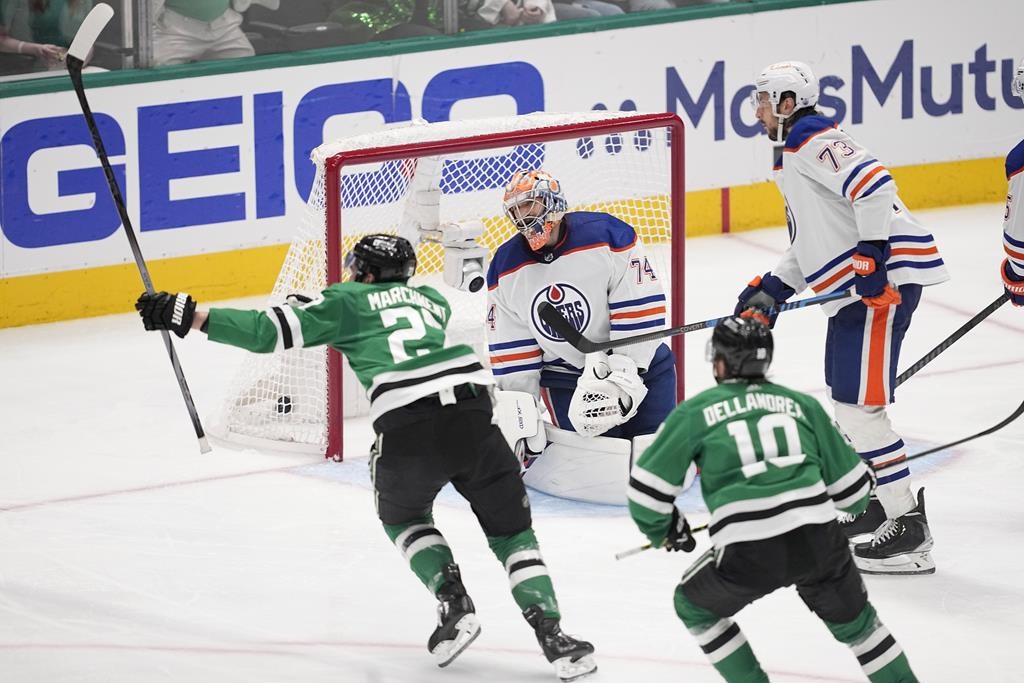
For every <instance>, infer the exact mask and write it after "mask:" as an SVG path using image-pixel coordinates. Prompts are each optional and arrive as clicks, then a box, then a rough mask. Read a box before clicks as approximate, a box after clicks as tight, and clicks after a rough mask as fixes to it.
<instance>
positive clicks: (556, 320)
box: [537, 289, 853, 353]
mask: <svg viewBox="0 0 1024 683" xmlns="http://www.w3.org/2000/svg"><path fill="white" fill-rule="evenodd" d="M851 296H853V292H852V291H851V290H849V289H844V290H842V291H839V292H830V293H828V294H820V295H818V296H812V297H808V298H806V299H801V300H800V301H791V302H789V303H785V304H779V306H778V307H777V308H774V309H771V310H769V311H768V312H767V314H768V315H771V314H773V313H782V312H783V311H791V310H793V309H794V308H803V307H804V306H816V305H818V304H825V303H828V302H830V301H838V300H840V299H846V298H848V297H851ZM537 310H538V313H539V314H540V318H541V320H543V321H544V322H545V323H547V324H548V326H549V327H551V329H552V330H554V331H555V332H557V333H558V334H559V335H561V337H562V338H563V339H565V340H566V341H567V342H569V344H571V345H572V346H573V347H575V348H576V349H577V350H579V351H582V352H583V353H597V352H599V351H607V350H608V349H614V348H618V347H620V346H629V345H630V344H642V343H644V342H649V341H654V340H656V339H664V338H665V337H674V336H676V335H677V334H686V333H688V332H696V331H697V330H704V329H707V328H709V327H714V326H715V325H717V324H718V323H720V322H722V321H723V320H726V319H727V318H731V317H732V316H724V317H721V318H712V319H710V320H703V321H701V322H699V323H690V324H689V325H681V326H680V327H670V328H668V329H666V330H657V331H655V332H645V333H644V334H637V335H634V336H632V337H623V338H621V339H615V340H612V341H606V342H595V341H591V340H590V339H587V338H586V337H584V336H583V334H581V333H580V331H579V330H577V329H576V328H575V327H573V326H572V323H570V322H569V321H568V320H566V319H565V317H564V316H563V315H562V314H561V313H559V312H558V309H557V308H555V307H554V306H552V305H551V304H549V303H548V302H546V301H543V302H541V304H540V306H539V307H538V309H537Z"/></svg>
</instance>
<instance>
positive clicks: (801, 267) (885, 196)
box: [772, 116, 949, 315]
mask: <svg viewBox="0 0 1024 683" xmlns="http://www.w3.org/2000/svg"><path fill="white" fill-rule="evenodd" d="M775 182H776V184H777V185H778V187H779V190H781V192H782V195H783V197H784V199H785V201H786V220H787V222H788V224H789V239H790V248H789V250H788V251H787V252H786V254H785V255H784V256H783V258H782V259H781V260H780V261H779V263H778V265H777V266H776V267H775V268H774V269H773V271H772V272H773V273H774V274H775V275H777V276H779V277H780V278H782V280H783V282H785V283H786V284H787V285H789V286H790V287H792V288H793V289H795V290H796V291H797V292H800V291H802V290H803V289H805V288H806V287H810V288H811V289H813V290H814V291H815V292H816V293H818V294H825V293H828V292H834V291H837V290H844V289H848V288H850V287H851V286H853V283H854V272H853V254H854V252H855V251H856V248H857V242H860V241H870V240H888V242H889V245H890V247H891V249H892V251H891V254H890V256H889V260H888V261H887V262H886V270H887V272H888V276H889V279H890V281H892V282H893V283H895V284H897V285H901V284H918V285H933V284H937V283H939V282H944V281H945V280H947V279H949V275H948V273H947V272H946V267H945V264H944V262H943V260H942V257H941V256H940V254H939V250H938V247H937V246H936V245H935V239H934V238H933V237H932V235H931V233H929V232H928V230H926V229H925V228H924V227H923V226H922V225H921V224H920V223H918V222H917V220H916V219H915V218H914V216H913V215H912V214H911V213H910V211H909V210H908V209H907V207H906V206H904V204H903V202H902V201H901V200H900V198H899V196H898V195H897V193H896V182H895V181H894V180H893V178H892V175H891V174H890V173H889V170H888V169H887V168H886V167H885V165H884V164H882V163H881V162H880V161H879V160H878V159H876V158H875V157H874V156H873V155H872V154H871V153H870V152H869V151H868V150H866V149H865V148H863V147H862V146H860V145H859V144H857V142H856V141H854V140H853V138H851V137H850V136H849V135H847V134H846V133H845V132H844V131H843V129H841V128H840V127H839V126H838V125H837V124H836V123H835V122H833V121H832V120H831V119H829V118H826V117H824V116H805V117H803V118H801V119H799V120H798V121H797V122H796V123H795V124H794V125H793V128H792V130H790V132H789V134H788V135H787V136H786V143H785V147H784V148H783V152H782V155H781V157H779V159H778V160H777V161H776V163H775ZM855 301H857V299H847V300H844V301H841V302H833V303H828V304H825V305H824V306H822V308H823V309H824V311H825V313H826V314H827V315H834V314H835V313H836V312H837V311H838V310H839V309H840V308H842V307H844V306H848V305H850V304H851V303H854V302H855Z"/></svg>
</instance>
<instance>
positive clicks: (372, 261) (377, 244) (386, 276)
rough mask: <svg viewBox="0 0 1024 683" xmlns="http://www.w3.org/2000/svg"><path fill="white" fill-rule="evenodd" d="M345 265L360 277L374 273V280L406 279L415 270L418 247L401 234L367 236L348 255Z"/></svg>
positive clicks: (402, 280)
mask: <svg viewBox="0 0 1024 683" xmlns="http://www.w3.org/2000/svg"><path fill="white" fill-rule="evenodd" d="M345 268H346V269H347V268H354V269H355V271H356V276H357V278H359V279H362V277H363V276H365V275H367V274H371V275H373V281H374V282H405V281H406V280H408V279H409V278H411V277H412V276H413V273H415V272H416V250H415V249H413V246H412V244H411V243H410V242H409V240H407V239H405V238H404V237H399V236H398V235H385V234H376V235H366V236H365V237H362V238H360V240H359V241H358V242H356V243H355V245H354V246H353V247H352V251H350V252H348V254H347V255H346V256H345Z"/></svg>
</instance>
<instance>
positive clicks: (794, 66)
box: [751, 61, 820, 141]
mask: <svg viewBox="0 0 1024 683" xmlns="http://www.w3.org/2000/svg"><path fill="white" fill-rule="evenodd" d="M786 92H791V93H793V96H794V99H795V104H796V109H804V108H806V107H813V106H815V105H817V104H818V93H819V92H820V88H819V87H818V79H817V78H816V77H815V76H814V72H813V71H811V67H809V66H807V65H806V64H804V63H803V62H792V61H790V62H778V63H776V64H772V65H770V66H766V67H765V68H764V69H763V70H762V71H761V73H760V74H758V76H757V80H756V81H755V82H754V92H753V93H752V95H751V98H752V100H753V103H754V108H755V109H756V108H757V106H758V104H759V103H758V94H759V93H767V95H768V101H769V102H771V105H772V113H774V114H775V115H776V116H778V117H779V119H780V125H779V137H780V141H781V136H782V125H781V120H782V119H785V118H786V115H783V114H781V113H779V102H781V101H782V94H783V93H786Z"/></svg>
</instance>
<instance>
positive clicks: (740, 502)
mask: <svg viewBox="0 0 1024 683" xmlns="http://www.w3.org/2000/svg"><path fill="white" fill-rule="evenodd" d="M691 462H695V463H696V464H697V466H698V467H699V468H700V482H701V493H702V494H703V496H704V502H705V503H706V504H707V506H708V509H709V510H710V511H711V521H710V523H709V527H708V528H709V531H710V533H711V540H712V542H713V543H714V545H715V547H718V548H721V547H724V546H726V545H728V544H730V543H737V542H741V541H755V540H761V539H766V538H771V537H773V536H778V535H779V534H783V533H786V532H787V531H791V530H793V529H795V528H797V527H799V526H803V525H805V524H823V523H825V522H828V521H829V520H834V519H835V517H836V507H838V508H840V509H842V510H845V511H847V512H860V511H861V510H863V509H864V508H865V507H866V506H867V502H868V495H869V493H870V490H871V479H870V475H869V474H868V470H867V467H866V466H865V465H864V463H863V462H861V459H860V458H859V457H858V456H857V454H856V452H854V450H853V449H852V448H850V446H849V445H848V444H847V443H846V440H845V439H844V438H843V437H842V435H841V434H840V433H839V432H838V431H837V430H836V428H835V427H834V426H833V425H832V421H831V420H830V419H829V417H828V415H827V414H826V413H825V411H824V410H823V409H822V407H821V405H819V404H818V402H817V401H816V400H814V399H813V398H811V397H810V396H807V395H804V394H801V393H798V392H796V391H792V390H790V389H787V388H785V387H782V386H779V385H778V384H772V383H770V382H765V383H762V384H754V383H749V384H748V383H746V382H726V383H723V384H720V385H718V386H717V387H714V388H712V389H708V390H707V391H704V392H702V393H700V394H698V395H697V396H695V397H693V398H692V399H690V400H688V401H686V402H684V403H681V404H680V405H678V406H676V408H675V410H674V411H673V412H672V414H671V415H669V417H668V419H667V420H666V421H665V423H664V424H663V425H662V427H661V429H660V430H659V431H658V434H657V437H656V438H655V440H654V443H653V444H651V446H650V448H648V449H647V450H646V451H644V453H643V454H642V455H641V456H640V458H639V459H638V460H637V462H636V463H635V464H634V466H633V470H632V471H631V472H630V479H629V511H630V514H631V515H632V516H633V519H634V521H635V522H636V523H637V526H639V527H640V530H641V531H643V532H644V534H646V536H647V537H648V538H649V539H650V541H651V543H652V544H654V545H661V544H662V542H663V541H664V539H665V536H666V534H667V531H668V525H669V520H670V518H671V515H672V509H673V507H674V504H675V497H676V496H677V495H678V494H679V491H680V489H681V485H682V483H683V477H684V476H685V474H686V468H687V467H688V466H689V464H690V463H691Z"/></svg>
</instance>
